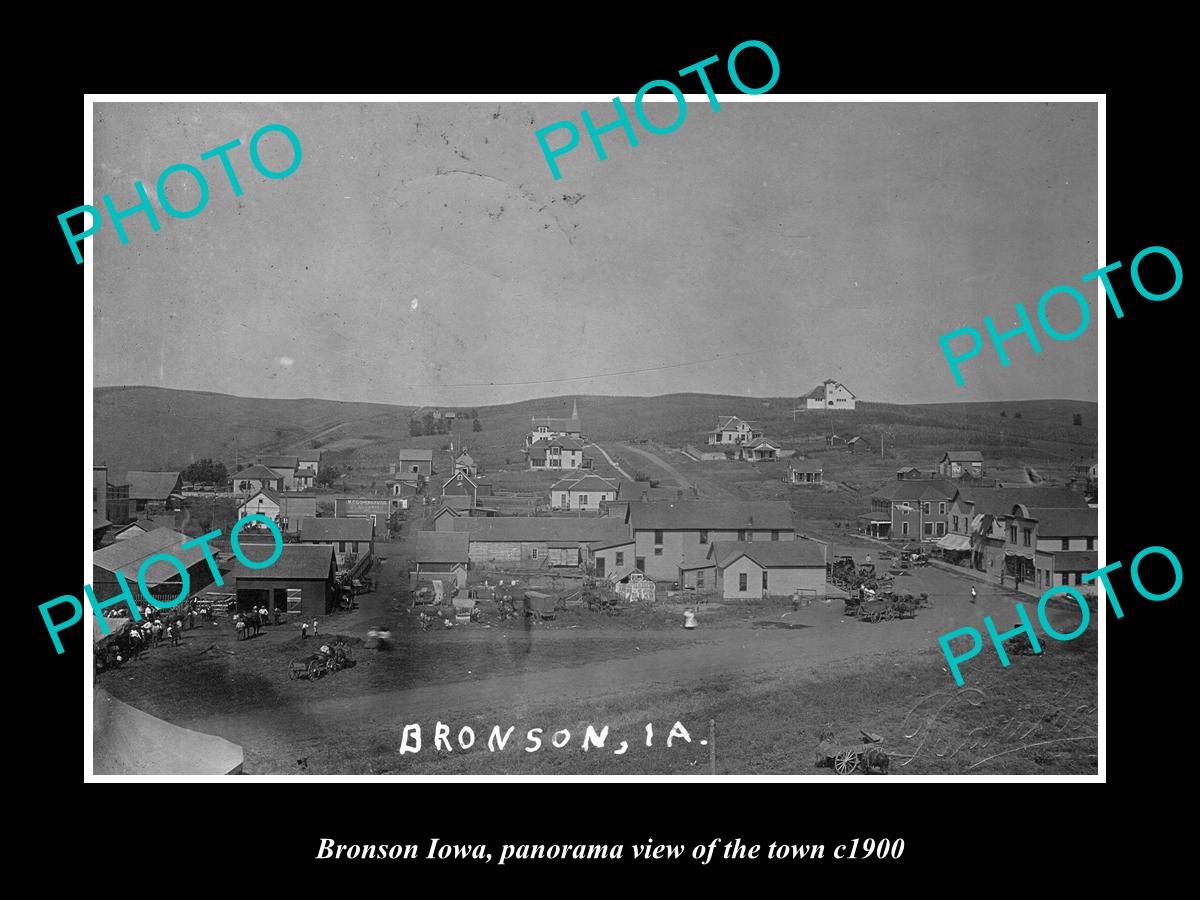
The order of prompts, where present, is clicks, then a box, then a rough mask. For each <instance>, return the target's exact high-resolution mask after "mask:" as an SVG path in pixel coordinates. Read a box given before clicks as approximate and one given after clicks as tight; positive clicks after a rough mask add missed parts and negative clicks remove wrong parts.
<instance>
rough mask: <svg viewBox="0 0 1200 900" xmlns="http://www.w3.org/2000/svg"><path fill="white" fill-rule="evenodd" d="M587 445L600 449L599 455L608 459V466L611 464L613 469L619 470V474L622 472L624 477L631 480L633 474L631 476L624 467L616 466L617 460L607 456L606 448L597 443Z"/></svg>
mask: <svg viewBox="0 0 1200 900" xmlns="http://www.w3.org/2000/svg"><path fill="white" fill-rule="evenodd" d="M587 446H589V447H595V448H596V449H597V450H599V451H600V455H601V456H603V457H604V458H605V459H607V460H608V464H609V465H610V466H612V467H613V468H614V469H616V470H617V471H618V472H620V473H621V474H622V475H623V476H624V477H626V478H628V479H629V480H630V481H633V476H632V475H630V474H629V473H628V472H626V471H625V470H624V469H622V468H621V467H620V466H618V465H617V461H616V460H615V459H613V458H612V457H611V456H609V455H608V451H607V450H605V449H604V448H603V447H601V446H600V445H599V444H588V445H587Z"/></svg>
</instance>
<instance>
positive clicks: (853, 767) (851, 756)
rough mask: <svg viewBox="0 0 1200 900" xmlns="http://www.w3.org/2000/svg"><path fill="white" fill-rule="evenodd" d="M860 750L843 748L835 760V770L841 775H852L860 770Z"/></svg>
mask: <svg viewBox="0 0 1200 900" xmlns="http://www.w3.org/2000/svg"><path fill="white" fill-rule="evenodd" d="M858 764H859V759H858V751H857V750H842V751H840V752H839V753H838V755H837V756H836V757H834V760H833V770H834V771H835V772H837V773H838V774H839V775H850V774H852V773H854V772H857V771H858Z"/></svg>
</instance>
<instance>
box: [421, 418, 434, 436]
mask: <svg viewBox="0 0 1200 900" xmlns="http://www.w3.org/2000/svg"><path fill="white" fill-rule="evenodd" d="M421 424H422V425H424V426H425V434H437V420H436V419H434V418H433V413H425V415H423V416H421Z"/></svg>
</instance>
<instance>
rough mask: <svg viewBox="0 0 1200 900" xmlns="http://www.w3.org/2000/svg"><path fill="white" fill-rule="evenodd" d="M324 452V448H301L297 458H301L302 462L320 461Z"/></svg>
mask: <svg viewBox="0 0 1200 900" xmlns="http://www.w3.org/2000/svg"><path fill="white" fill-rule="evenodd" d="M324 452H325V451H324V450H301V451H299V452H298V453H297V454H296V459H298V460H300V462H302V463H307V462H315V463H319V462H320V461H321V456H322V454H323V453H324Z"/></svg>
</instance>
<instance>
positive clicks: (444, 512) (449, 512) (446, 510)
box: [433, 503, 462, 519]
mask: <svg viewBox="0 0 1200 900" xmlns="http://www.w3.org/2000/svg"><path fill="white" fill-rule="evenodd" d="M461 515H462V512H461V511H459V510H457V509H455V508H454V507H453V506H448V505H446V504H445V503H443V504H442V505H441V506H440V507H438V511H437V512H435V513H434V514H433V518H434V519H440V518H441V517H442V516H451V517H452V518H455V519H457V518H458V517H459V516H461Z"/></svg>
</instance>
